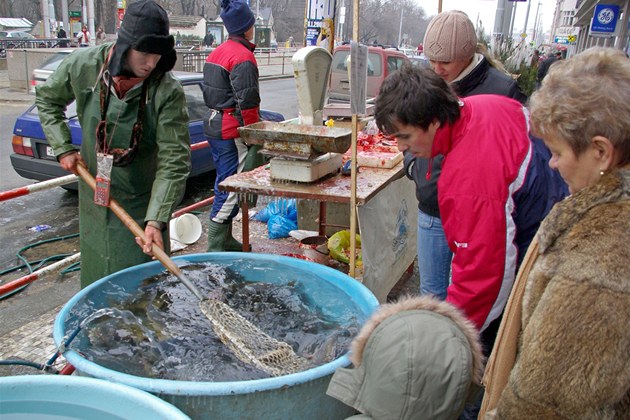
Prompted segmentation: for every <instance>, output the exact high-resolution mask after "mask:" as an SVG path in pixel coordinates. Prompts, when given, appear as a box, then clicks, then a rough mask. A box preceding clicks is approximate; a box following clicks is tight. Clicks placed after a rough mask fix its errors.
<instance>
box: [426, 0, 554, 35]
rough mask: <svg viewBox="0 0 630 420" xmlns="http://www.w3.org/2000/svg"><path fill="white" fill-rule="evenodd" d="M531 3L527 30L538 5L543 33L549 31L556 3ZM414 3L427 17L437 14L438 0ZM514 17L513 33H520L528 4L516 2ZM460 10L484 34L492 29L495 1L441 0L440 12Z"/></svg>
mask: <svg viewBox="0 0 630 420" xmlns="http://www.w3.org/2000/svg"><path fill="white" fill-rule="evenodd" d="M529 1H532V4H531V6H530V10H529V19H527V28H528V29H529V30H531V29H533V28H534V20H535V19H536V9H537V8H538V4H539V3H540V10H539V14H540V16H541V19H542V25H543V26H542V27H543V32H544V31H548V30H549V29H551V22H552V20H553V12H554V9H555V6H556V2H555V1H552V0H538V1H536V0H529ZM416 3H417V4H418V5H420V6H421V7H422V8H424V10H425V12H426V13H427V15H435V14H437V12H438V4H439V1H438V0H416ZM515 4H516V17H515V19H514V31H515V32H516V31H522V30H523V26H524V25H525V18H526V16H527V6H528V2H523V1H519V2H516V3H515ZM446 10H461V11H463V12H465V13H466V14H467V15H468V17H469V18H470V20H472V21H473V22H476V21H477V19H480V20H481V22H482V23H483V27H484V28H485V30H486V33H491V32H492V31H493V29H494V17H495V14H496V11H497V0H442V11H446Z"/></svg>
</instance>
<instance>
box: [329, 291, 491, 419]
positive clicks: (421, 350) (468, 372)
mask: <svg viewBox="0 0 630 420" xmlns="http://www.w3.org/2000/svg"><path fill="white" fill-rule="evenodd" d="M350 359H351V360H352V362H353V364H354V368H353V369H338V370H337V371H336V372H335V374H334V376H333V379H332V380H331V383H330V385H329V387H328V391H327V393H328V395H331V396H333V397H334V398H337V399H339V400H341V401H343V402H344V403H346V404H348V405H350V406H352V407H354V408H355V409H357V410H359V411H361V412H362V413H364V414H366V415H368V416H371V417H373V418H379V419H385V418H392V419H394V418H395V419H417V418H431V419H441V418H444V419H451V418H457V416H458V415H459V414H460V413H461V410H462V409H463V407H464V404H465V402H466V401H467V399H469V398H470V397H471V394H472V393H473V390H474V389H475V384H478V383H479V381H480V379H481V373H482V369H483V357H482V352H481V345H480V343H479V333H478V332H477V330H476V328H475V327H474V325H473V324H472V323H471V322H470V321H468V320H466V318H465V317H464V316H463V315H462V314H461V312H460V311H459V310H458V309H457V308H455V307H454V306H452V305H451V304H449V303H447V302H442V301H438V300H436V299H434V298H431V297H427V296H424V297H405V298H402V299H401V300H399V301H398V302H396V303H391V304H386V305H382V306H381V307H380V309H379V310H378V311H377V312H376V313H375V314H374V315H373V316H372V317H371V318H370V319H369V320H368V322H367V323H366V324H365V325H364V326H363V328H362V329H361V332H360V333H359V335H358V336H357V337H356V338H355V339H354V341H353V342H352V345H351V355H350Z"/></svg>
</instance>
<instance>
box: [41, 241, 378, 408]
mask: <svg viewBox="0 0 630 420" xmlns="http://www.w3.org/2000/svg"><path fill="white" fill-rule="evenodd" d="M174 261H175V262H176V263H177V264H178V265H179V266H186V265H188V264H195V263H208V262H209V263H212V264H221V265H225V266H229V267H230V269H232V270H235V271H237V272H239V273H240V274H241V275H242V276H243V277H244V278H245V279H249V278H255V279H256V281H260V282H269V283H275V282H283V281H287V279H292V281H297V282H299V283H300V286H301V287H302V288H303V289H304V290H305V291H306V293H308V294H309V295H311V296H312V299H311V300H312V303H313V304H314V305H317V307H318V308H319V309H321V310H322V311H323V312H326V313H327V314H328V315H329V316H332V317H334V316H339V317H343V316H347V315H348V314H347V312H348V308H349V307H350V308H352V309H351V310H352V311H354V312H355V314H354V315H355V316H356V317H357V319H359V320H360V321H361V322H362V321H365V320H367V319H368V318H369V316H370V315H371V314H372V313H373V312H374V310H375V309H376V308H377V306H378V301H377V299H376V298H375V297H374V295H373V294H372V293H371V292H370V291H369V290H368V289H367V288H366V287H365V286H363V285H362V284H361V283H360V282H358V281H356V280H354V279H353V278H351V277H349V276H347V275H345V274H343V273H341V272H339V271H337V270H334V269H332V268H329V267H326V266H323V265H320V264H315V263H312V262H309V261H304V260H299V259H295V258H290V257H285V256H279V255H268V254H251V253H245V254H244V253H208V254H195V255H184V256H179V257H175V258H174ZM269 268H271V270H269ZM163 271H164V268H163V266H162V265H161V264H160V263H159V262H151V263H147V264H142V265H139V266H135V267H132V268H129V269H126V270H123V271H120V272H118V273H115V274H112V275H110V276H107V277H105V278H103V279H101V280H99V281H97V282H96V283H94V284H92V285H90V286H89V287H87V288H85V289H83V290H82V291H81V292H79V293H78V294H77V295H76V296H74V297H73V298H72V299H71V300H70V301H69V302H68V303H67V304H66V305H65V306H64V308H63V309H62V310H61V312H60V313H59V315H58V317H57V319H56V321H55V325H54V331H53V338H54V340H55V343H56V344H57V345H58V346H60V345H61V344H62V343H63V342H64V341H65V339H64V337H66V336H67V334H69V333H71V332H72V331H73V330H74V328H75V326H76V325H77V322H79V321H80V320H77V315H76V314H75V313H74V311H73V308H74V307H75V306H77V305H79V304H81V303H82V302H85V301H86V300H87V301H92V302H93V303H94V305H95V309H99V308H100V307H106V305H107V304H106V296H107V295H108V294H111V291H112V290H114V289H117V288H119V289H125V290H131V289H135V288H137V287H138V285H139V284H140V283H141V282H142V281H143V280H144V279H146V278H148V277H151V276H154V275H156V274H158V273H161V272H163ZM190 302H191V305H195V304H197V300H196V298H194V296H192V294H191V299H190ZM347 303H351V304H352V305H350V306H348V305H347ZM99 305H101V306H99ZM342 307H343V309H342ZM341 312H343V313H341ZM66 339H67V337H66ZM63 355H64V357H65V358H66V359H67V360H68V362H69V363H71V364H72V365H73V366H74V367H75V368H76V369H77V372H78V373H79V374H81V375H87V376H92V377H95V378H100V379H105V380H108V381H112V382H117V383H121V384H124V385H129V386H132V387H134V388H138V389H141V390H143V391H147V392H150V393H152V394H155V395H156V396H158V397H160V398H161V399H163V400H165V401H168V402H170V403H172V404H173V405H175V406H176V407H178V408H179V409H181V410H182V411H183V412H185V413H186V414H187V415H189V416H190V417H192V418H194V419H197V418H199V419H200V418H220V419H266V420H269V419H287V418H299V419H300V420H306V419H317V420H320V419H342V418H346V417H348V416H350V415H352V414H353V412H354V411H353V410H352V409H351V408H349V407H348V406H346V405H344V404H342V403H341V402H339V401H337V400H335V399H333V398H331V397H328V396H327V395H326V394H325V392H326V388H327V386H328V383H329V381H330V377H331V376H332V374H333V373H334V371H335V370H336V369H337V368H339V367H346V366H348V365H349V364H350V361H349V359H348V357H347V355H343V356H341V357H338V358H336V359H334V360H333V361H331V362H328V363H325V364H323V365H320V366H317V367H315V368H312V369H309V370H306V371H304V372H299V373H295V374H289V375H284V376H278V377H269V378H263V379H254V380H247V381H233V382H195V381H182V380H167V379H155V378H146V377H140V376H134V375H130V374H128V373H125V372H119V371H115V370H112V369H108V368H105V367H103V366H100V365H98V364H96V363H93V362H92V361H90V360H87V359H86V358H84V357H83V356H81V354H79V353H78V352H76V351H75V350H72V346H69V349H65V351H64V353H63ZM199 363H203V360H200V361H199Z"/></svg>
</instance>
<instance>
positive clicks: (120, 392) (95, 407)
mask: <svg viewBox="0 0 630 420" xmlns="http://www.w3.org/2000/svg"><path fill="white" fill-rule="evenodd" d="M0 418H2V419H4V420H12V419H112V420H114V419H121V420H122V419H156V420H184V419H189V417H188V416H187V415H185V414H184V413H182V412H181V411H180V410H178V409H177V408H175V407H173V406H172V405H171V404H169V403H167V402H166V401H163V400H161V399H159V398H157V397H156V396H154V395H151V394H149V393H147V392H144V391H140V390H138V389H135V388H131V387H128V386H126V385H121V384H117V383H111V382H107V381H103V380H100V379H94V378H82V377H76V376H63V375H54V376H52V375H51V376H48V375H24V376H7V377H4V378H0Z"/></svg>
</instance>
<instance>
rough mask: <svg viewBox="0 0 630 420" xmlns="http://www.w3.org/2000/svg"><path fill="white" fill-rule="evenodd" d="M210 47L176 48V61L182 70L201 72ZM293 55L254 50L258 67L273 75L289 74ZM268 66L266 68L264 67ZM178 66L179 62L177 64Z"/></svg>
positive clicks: (290, 52) (285, 52)
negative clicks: (204, 48)
mask: <svg viewBox="0 0 630 420" xmlns="http://www.w3.org/2000/svg"><path fill="white" fill-rule="evenodd" d="M211 51H212V49H207V50H193V51H182V50H180V49H178V51H177V55H178V61H179V60H181V67H180V69H181V70H182V71H188V72H195V73H202V72H203V65H204V64H205V62H206V58H207V57H208V54H210V52H211ZM292 57H293V51H279V52H271V51H270V50H268V51H260V52H259V51H256V61H257V62H258V68H259V69H260V70H261V75H263V74H273V75H290V74H292V73H293V66H292V64H291V59H292ZM266 66H269V67H268V68H264V69H263V67H266ZM177 67H179V64H178V65H177Z"/></svg>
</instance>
